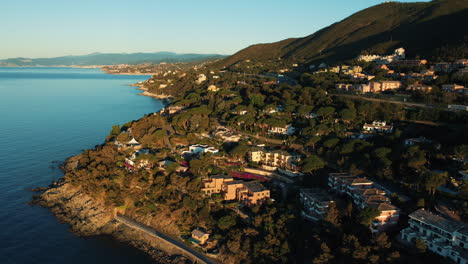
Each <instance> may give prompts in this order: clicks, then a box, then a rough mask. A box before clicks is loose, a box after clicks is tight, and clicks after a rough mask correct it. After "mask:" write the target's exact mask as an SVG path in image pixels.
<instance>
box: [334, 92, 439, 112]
mask: <svg viewBox="0 0 468 264" xmlns="http://www.w3.org/2000/svg"><path fill="white" fill-rule="evenodd" d="M333 95H334V96H340V97H348V98H352V99H359V100H366V101H371V102H379V103H391V104H401V105H406V106H412V107H420V108H427V109H434V108H437V107H436V106H434V105H427V104H420V103H409V102H400V101H392V100H387V99H378V98H370V97H365V96H358V95H351V94H333Z"/></svg>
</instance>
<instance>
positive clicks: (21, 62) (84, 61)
mask: <svg viewBox="0 0 468 264" xmlns="http://www.w3.org/2000/svg"><path fill="white" fill-rule="evenodd" d="M223 57H225V55H220V54H196V53H183V54H182V53H180V54H179V53H174V52H166V51H162V52H154V53H145V52H138V53H98V52H95V53H91V54H86V55H78V56H75V55H67V56H60V57H52V58H25V57H18V58H9V59H3V60H0V66H31V67H34V66H92V65H115V64H141V63H161V62H190V61H198V60H208V59H219V58H223Z"/></svg>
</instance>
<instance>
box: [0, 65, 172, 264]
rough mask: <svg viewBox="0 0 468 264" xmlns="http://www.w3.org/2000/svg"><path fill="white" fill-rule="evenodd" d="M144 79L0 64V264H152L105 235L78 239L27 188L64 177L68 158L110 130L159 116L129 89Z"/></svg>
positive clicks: (156, 104) (155, 105)
mask: <svg viewBox="0 0 468 264" xmlns="http://www.w3.org/2000/svg"><path fill="white" fill-rule="evenodd" d="M148 78H149V76H144V75H110V74H105V73H103V72H102V71H101V70H100V69H81V68H80V69H77V68H7V67H3V68H1V67H0V263H2V264H10V263H11V264H13V263H15V264H16V263H27V264H32V263H57V264H58V263H60V264H62V263H100V264H106V263H112V264H118V263H142V264H143V263H153V262H152V261H151V259H150V258H149V257H148V256H147V255H145V254H144V253H142V252H140V251H138V250H136V249H135V248H133V247H131V246H128V245H126V244H123V243H120V242H117V241H115V240H113V239H112V238H110V237H107V236H97V237H78V236H76V235H75V234H73V233H71V232H70V231H69V230H70V229H69V226H67V225H66V224H62V223H60V222H59V221H58V220H57V219H56V218H55V217H54V216H53V215H52V213H51V212H50V210H48V209H47V208H42V207H40V206H30V205H28V202H29V201H30V200H31V197H32V195H34V193H33V192H31V191H28V190H27V189H30V188H37V187H43V186H48V185H49V184H50V183H51V182H52V181H54V180H57V179H59V178H60V177H62V176H63V172H62V171H61V170H60V169H59V164H60V163H61V162H63V161H64V160H65V159H66V158H68V157H70V156H73V155H76V154H78V153H80V152H82V151H83V150H84V149H88V148H93V147H94V146H95V145H98V144H100V143H102V142H103V141H104V140H105V137H106V135H107V134H109V132H110V130H111V127H112V125H115V124H125V123H126V122H128V121H131V120H136V119H139V118H140V117H142V116H143V115H144V114H148V113H154V112H157V111H159V110H160V109H161V108H162V107H163V104H162V102H161V101H159V100H156V99H153V98H149V97H145V96H139V95H138V93H139V92H140V91H138V90H137V89H136V88H135V87H132V86H129V84H133V83H136V82H139V81H144V80H146V79H148Z"/></svg>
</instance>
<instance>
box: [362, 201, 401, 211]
mask: <svg viewBox="0 0 468 264" xmlns="http://www.w3.org/2000/svg"><path fill="white" fill-rule="evenodd" d="M367 205H369V206H371V207H374V208H376V209H377V210H379V211H381V212H382V211H393V210H398V208H397V207H396V206H394V205H392V204H389V203H375V202H370V203H367Z"/></svg>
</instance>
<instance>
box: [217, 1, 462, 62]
mask: <svg viewBox="0 0 468 264" xmlns="http://www.w3.org/2000/svg"><path fill="white" fill-rule="evenodd" d="M466 17H468V1H462V0H435V1H431V2H415V3H399V2H386V3H382V4H379V5H375V6H372V7H369V8H366V9H364V10H362V11H359V12H357V13H354V14H352V15H351V16H349V17H347V18H345V19H343V20H341V21H339V22H336V23H333V24H331V25H330V26H327V27H325V28H323V29H320V30H318V31H317V32H315V33H313V34H311V35H309V36H306V37H302V38H289V39H284V40H281V41H278V42H274V43H263V44H255V45H251V46H249V47H247V48H245V49H243V50H241V51H239V52H237V53H235V54H233V55H232V56H229V57H227V58H225V59H223V60H221V61H220V62H219V63H218V65H220V66H223V67H229V66H231V65H234V64H236V63H237V62H240V61H242V60H246V59H251V60H271V59H276V58H285V59H295V60H297V61H300V62H303V63H306V64H311V63H316V62H319V61H326V62H335V61H340V60H349V59H352V58H355V57H356V56H357V55H359V54H360V53H361V52H363V51H369V52H374V53H377V54H384V53H387V52H390V51H392V50H393V49H395V48H398V47H405V48H406V49H407V53H408V54H409V55H410V56H425V57H431V58H432V57H435V56H437V52H438V49H441V48H443V47H445V46H449V47H452V46H453V47H458V46H460V45H466V43H468V38H467V36H468V29H467V28H466V27H463V21H465V20H466ZM465 38H467V39H465Z"/></svg>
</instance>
